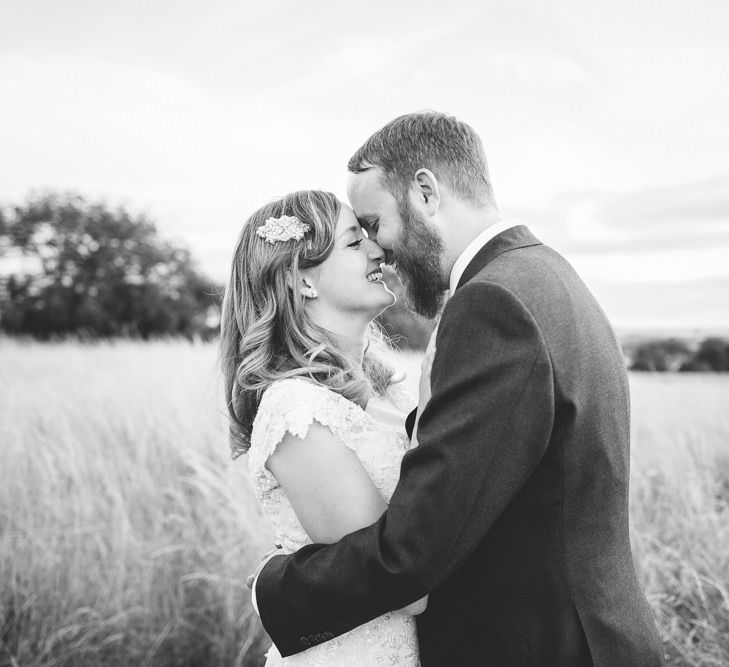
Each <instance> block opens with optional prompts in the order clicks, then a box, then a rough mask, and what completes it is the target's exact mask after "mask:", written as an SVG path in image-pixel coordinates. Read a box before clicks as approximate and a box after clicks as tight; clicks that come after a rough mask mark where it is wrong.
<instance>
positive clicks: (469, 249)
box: [448, 218, 521, 295]
mask: <svg viewBox="0 0 729 667" xmlns="http://www.w3.org/2000/svg"><path fill="white" fill-rule="evenodd" d="M520 224H521V222H519V221H518V220H514V219H513V218H512V219H508V220H499V221H498V222H496V223H494V224H493V225H491V226H490V227H487V228H486V229H484V230H483V231H482V232H481V233H480V234H479V235H478V236H477V237H476V238H475V239H473V241H471V242H470V243H469V244H468V245H467V246H466V247H465V248H464V250H463V252H462V253H461V254H460V255H458V258H457V259H456V261H455V263H454V264H453V268H452V269H451V277H450V280H449V282H448V285H449V288H450V291H451V295H452V294H453V292H455V291H456V287H457V286H458V281H459V280H460V279H461V276H462V275H463V272H464V271H465V270H466V267H467V266H468V265H469V264H470V263H471V260H472V259H473V258H474V257H475V256H476V255H477V254H478V251H479V250H481V248H483V247H484V246H485V245H486V244H487V243H488V242H489V241H490V240H491V239H492V238H494V237H495V236H498V235H499V234H501V232H505V231H506V230H507V229H511V228H512V227H516V226H517V225H520Z"/></svg>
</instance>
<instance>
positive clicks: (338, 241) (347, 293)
mask: <svg viewBox="0 0 729 667" xmlns="http://www.w3.org/2000/svg"><path fill="white" fill-rule="evenodd" d="M384 260H385V255H384V252H383V250H382V248H381V247H380V246H379V245H377V243H375V242H374V241H371V240H370V239H368V238H367V237H366V236H365V235H364V233H363V231H362V228H361V227H360V225H359V223H358V222H357V218H356V217H355V215H354V213H353V212H352V209H351V208H349V206H347V205H346V204H342V210H341V211H340V213H339V218H338V220H337V225H336V228H335V231H334V248H333V249H332V252H331V254H330V255H329V257H327V258H326V259H325V260H324V261H323V262H322V263H321V264H319V265H318V266H315V267H311V268H309V269H303V270H302V271H301V273H302V275H303V277H304V278H305V279H306V280H307V282H308V283H309V284H310V285H312V286H313V287H314V288H315V289H316V291H317V293H318V297H317V298H316V299H314V300H313V301H310V302H309V304H310V305H311V307H312V314H313V313H319V314H322V313H323V311H329V313H330V314H333V315H351V316H364V317H366V318H367V319H368V320H371V319H374V318H375V317H376V316H377V315H379V314H380V313H381V312H382V311H383V310H384V309H385V308H387V307H388V306H390V305H392V304H393V303H394V302H395V295H394V294H393V293H392V292H390V291H389V290H388V289H387V287H386V285H385V283H384V282H383V281H382V270H381V268H380V264H381V263H382V262H384Z"/></svg>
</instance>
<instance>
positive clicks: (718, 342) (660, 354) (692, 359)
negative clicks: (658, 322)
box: [627, 337, 729, 372]
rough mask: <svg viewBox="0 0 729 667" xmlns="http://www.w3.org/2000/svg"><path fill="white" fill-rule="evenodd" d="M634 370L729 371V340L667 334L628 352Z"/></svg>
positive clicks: (631, 367)
mask: <svg viewBox="0 0 729 667" xmlns="http://www.w3.org/2000/svg"><path fill="white" fill-rule="evenodd" d="M627 356H628V358H629V360H630V369H631V370H634V371H724V372H726V371H729V340H726V339H724V338H718V337H712V338H706V339H704V340H703V341H701V342H700V343H699V344H698V345H691V344H689V343H688V342H687V341H685V340H681V339H678V338H667V339H664V340H650V341H645V342H643V343H640V344H639V345H636V346H635V348H634V349H632V350H630V351H629V352H628V354H627Z"/></svg>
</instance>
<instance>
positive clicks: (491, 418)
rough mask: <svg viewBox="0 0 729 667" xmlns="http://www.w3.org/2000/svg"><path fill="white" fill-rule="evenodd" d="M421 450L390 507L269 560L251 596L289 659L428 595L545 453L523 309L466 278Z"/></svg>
mask: <svg viewBox="0 0 729 667" xmlns="http://www.w3.org/2000/svg"><path fill="white" fill-rule="evenodd" d="M431 382H432V396H431V399H430V401H429V403H428V405H427V406H426V408H425V410H424V411H423V413H422V415H421V417H420V421H419V424H418V447H416V448H415V449H413V450H411V451H410V452H408V454H407V455H406V456H405V458H404V460H403V465H402V471H401V477H400V482H399V483H398V486H397V489H396V490H395V493H394V495H393V497H392V499H391V502H390V506H389V509H388V511H387V512H385V513H384V514H383V515H382V517H381V518H380V519H379V520H378V521H377V522H376V523H374V524H373V525H371V526H369V527H368V528H364V529H361V530H358V531H357V532H354V533H352V534H350V535H347V536H346V537H344V538H343V539H342V540H340V541H339V542H337V543H336V544H333V545H328V546H324V545H310V546H307V547H304V548H303V549H301V550H299V551H298V552H297V553H296V554H293V555H291V556H286V557H276V558H273V559H272V560H271V561H269V562H268V564H267V565H266V566H265V567H264V569H263V570H262V571H261V573H260V575H259V577H258V581H257V585H256V594H257V598H258V606H259V610H260V613H261V619H262V621H263V624H264V626H265V628H266V630H267V631H268V633H269V634H270V636H271V638H272V639H273V641H274V643H275V644H276V646H277V647H278V649H279V651H280V652H281V653H282V655H284V656H286V655H291V654H293V653H297V652H299V651H302V650H304V649H305V648H307V647H308V646H309V645H311V644H312V643H316V642H317V641H320V640H321V639H322V638H329V637H331V636H337V635H340V634H343V633H344V632H347V631H348V630H351V629H352V628H354V627H356V626H358V625H361V624H362V623H365V622H367V621H368V620H371V619H373V618H375V617H377V616H380V615H381V614H383V613H385V612H387V611H390V610H392V609H397V608H400V607H403V606H405V605H407V604H409V603H411V602H413V601H415V600H417V599H418V598H420V597H422V596H423V595H426V594H427V593H429V592H430V591H431V590H433V588H435V587H436V586H437V585H438V584H439V583H440V582H441V581H443V579H444V578H446V577H448V576H449V575H450V574H451V573H453V572H455V571H456V570H457V569H458V568H459V567H460V566H461V565H462V564H463V562H464V561H465V560H466V559H468V557H469V556H470V555H471V554H472V553H473V550H474V549H475V548H476V546H477V545H478V543H479V542H480V541H481V540H482V539H483V537H484V535H485V534H486V532H487V531H488V530H489V528H490V527H491V526H492V524H493V523H494V521H495V520H496V519H497V518H498V517H499V515H500V514H501V512H502V511H503V509H504V508H505V507H506V506H507V505H508V503H509V502H510V501H511V499H512V498H513V497H514V495H515V494H516V493H517V491H518V490H519V488H520V487H521V485H522V484H523V483H524V482H525V481H526V479H527V478H528V477H529V475H530V474H531V473H532V471H533V470H534V468H535V467H536V465H537V464H538V462H539V460H540V459H541V458H542V456H543V454H544V452H545V450H546V448H547V445H548V442H549V436H550V432H551V428H552V419H553V413H554V407H553V385H552V370H551V365H550V362H549V356H548V353H547V350H546V346H545V344H544V340H543V339H542V336H541V333H540V331H539V328H538V326H537V325H536V323H535V321H534V319H533V317H532V316H531V314H530V313H529V312H528V310H527V309H526V308H525V307H524V305H523V304H522V303H521V302H520V301H519V299H518V298H516V297H515V296H514V295H513V294H512V293H511V292H510V291H508V290H507V289H505V288H503V287H501V286H499V285H496V284H493V283H470V284H468V285H466V286H464V287H463V288H461V289H459V290H458V292H457V293H456V294H455V295H454V296H453V297H452V298H451V300H450V302H449V303H448V305H447V306H446V309H445V311H444V313H443V318H442V319H441V324H440V327H439V331H438V338H437V353H436V356H435V359H434V362H433V369H432V375H431Z"/></svg>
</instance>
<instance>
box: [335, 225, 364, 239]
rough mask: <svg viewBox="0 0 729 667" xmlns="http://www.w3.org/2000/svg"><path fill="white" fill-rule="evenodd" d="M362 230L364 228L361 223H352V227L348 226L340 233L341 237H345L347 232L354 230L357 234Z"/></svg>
mask: <svg viewBox="0 0 729 667" xmlns="http://www.w3.org/2000/svg"><path fill="white" fill-rule="evenodd" d="M361 231H362V228H361V227H360V226H359V225H352V226H350V227H347V228H346V229H343V230H342V233H341V234H340V235H339V238H340V239H343V238H344V237H345V236H346V235H347V234H349V233H350V232H354V233H355V234H359V233H360V232H361Z"/></svg>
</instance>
